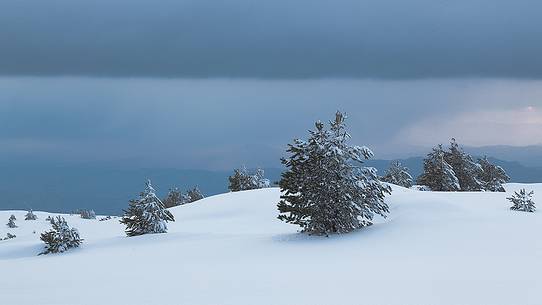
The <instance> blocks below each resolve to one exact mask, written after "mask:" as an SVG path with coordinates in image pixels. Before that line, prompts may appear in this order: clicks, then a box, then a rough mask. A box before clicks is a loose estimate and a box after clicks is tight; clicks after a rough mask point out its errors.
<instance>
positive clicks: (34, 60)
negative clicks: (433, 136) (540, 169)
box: [0, 0, 542, 78]
mask: <svg viewBox="0 0 542 305" xmlns="http://www.w3.org/2000/svg"><path fill="white" fill-rule="evenodd" d="M541 11H542V2H540V1H527V0H521V1H495V0H455V1H451V0H449V1H441V0H440V1H439V0H413V1H401V0H395V1H391V0H369V1H360V0H334V1H324V0H297V1H292V0H274V1H252V0H231V1H211V0H184V1H170V0H163V1H151V0H92V1H82V0H49V1H42V0H3V1H1V2H0V74H1V75H95V76H96V75H100V76H156V77H272V78H303V77H374V78H379V77H380V78H420V77H424V78H425V77H464V76H480V77H518V78H540V77H542V61H541V60H539V57H540V54H542V39H540V38H541V37H542V19H541V18H540V12H541Z"/></svg>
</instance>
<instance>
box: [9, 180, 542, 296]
mask: <svg viewBox="0 0 542 305" xmlns="http://www.w3.org/2000/svg"><path fill="white" fill-rule="evenodd" d="M522 187H526V188H527V189H533V190H534V191H535V197H534V200H535V202H537V203H538V204H539V205H542V197H540V196H541V195H540V194H542V184H536V185H520V184H508V185H506V189H507V193H439V192H419V191H413V190H408V189H404V188H399V187H394V191H393V194H392V195H391V196H389V197H387V199H386V201H387V202H388V203H389V205H390V207H391V214H390V216H389V217H388V218H387V219H376V224H375V225H373V226H371V227H368V228H364V229H362V230H359V231H356V232H353V233H350V234H346V235H338V236H331V237H329V238H326V237H317V236H306V235H302V234H299V233H297V230H298V228H297V227H296V226H292V225H288V224H285V223H283V222H281V221H279V220H278V219H277V215H278V211H277V207H276V204H277V202H278V200H279V196H280V192H279V190H278V189H262V190H254V191H246V192H237V193H229V194H223V195H218V196H214V197H210V198H206V199H204V200H201V201H198V202H196V203H193V204H189V205H185V206H180V207H176V208H172V209H171V212H172V213H173V215H174V216H175V219H176V222H174V223H169V224H168V226H169V233H167V234H154V235H144V236H138V237H130V238H129V237H126V236H125V234H124V226H123V225H121V224H120V223H119V222H118V220H119V219H118V218H113V219H111V220H107V221H98V220H91V219H81V218H80V217H79V215H73V216H70V215H63V216H64V217H65V218H66V220H67V221H68V223H69V225H70V226H73V227H76V228H78V229H79V231H80V233H81V237H82V238H84V243H83V244H82V246H81V247H80V248H77V249H71V250H70V251H68V252H66V253H63V254H58V255H46V256H39V257H38V256H37V254H38V253H39V252H41V251H42V250H43V244H42V243H41V241H40V240H39V233H41V232H43V231H45V230H47V229H49V227H50V226H49V223H48V222H47V221H46V220H45V218H46V217H47V216H49V215H51V216H52V215H53V214H49V213H44V212H35V213H36V215H37V216H38V219H37V220H35V221H24V220H23V219H24V215H25V214H26V212H25V211H2V212H0V220H2V219H3V220H2V221H5V223H7V220H8V218H9V216H10V215H11V214H14V215H15V216H16V217H17V221H16V224H17V225H18V226H19V227H18V228H14V229H10V228H8V227H7V226H5V225H4V226H3V227H2V228H0V236H5V235H6V233H7V232H10V233H13V234H15V235H17V238H15V239H11V240H5V241H0V270H1V272H2V277H0V287H1V288H0V291H1V295H2V303H5V304H29V305H30V304H32V305H35V304H40V305H41V304H55V305H61V304H66V305H68V304H69V305H78V304H141V305H148V304H190V305H195V304H209V305H210V304H232V305H233V304H235V305H239V304H250V305H253V304H273V305H277V304H297V305H299V304H401V305H404V304H464V305H465V304H540V303H541V302H542V275H541V274H542V260H541V258H542V239H541V238H540V230H541V228H542V215H541V212H540V211H538V212H535V213H524V212H514V211H510V210H509V207H510V205H511V204H510V202H509V201H508V200H506V197H507V196H510V195H511V192H513V191H515V190H518V189H519V188H522ZM98 218H101V217H100V216H98Z"/></svg>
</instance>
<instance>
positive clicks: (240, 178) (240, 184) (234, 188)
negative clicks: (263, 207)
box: [228, 166, 255, 192]
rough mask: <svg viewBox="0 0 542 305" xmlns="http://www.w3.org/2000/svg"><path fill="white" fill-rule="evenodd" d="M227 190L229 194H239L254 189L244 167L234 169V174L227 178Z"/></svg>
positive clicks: (251, 179)
mask: <svg viewBox="0 0 542 305" xmlns="http://www.w3.org/2000/svg"><path fill="white" fill-rule="evenodd" d="M228 179H229V181H230V185H229V189H230V191H231V192H239V191H246V190H252V189H254V188H255V187H254V182H253V177H252V176H251V175H250V174H249V173H248V171H247V169H246V167H244V166H243V167H242V168H240V169H234V173H233V175H232V176H230V177H229V178H228Z"/></svg>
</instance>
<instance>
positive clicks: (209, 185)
mask: <svg viewBox="0 0 542 305" xmlns="http://www.w3.org/2000/svg"><path fill="white" fill-rule="evenodd" d="M490 160H492V161H493V162H495V163H496V164H498V165H500V166H502V167H504V168H505V169H506V171H507V173H508V174H509V175H510V177H511V178H512V182H523V183H534V182H542V168H536V167H528V166H525V165H523V164H520V163H519V162H512V161H503V160H500V159H495V158H490ZM399 161H401V163H403V165H404V166H406V167H408V168H409V170H410V172H411V174H412V175H413V176H414V177H417V176H418V175H419V174H420V173H421V171H422V167H423V158H422V157H413V158H407V159H399ZM390 162H391V160H369V161H367V162H366V163H365V164H366V166H372V167H375V168H376V169H377V170H378V171H379V174H380V175H383V174H384V171H385V170H386V169H387V168H388V166H389V163H390ZM265 171H266V176H267V178H269V179H270V180H271V181H272V182H275V181H278V180H279V179H280V173H281V172H282V169H280V168H266V169H265ZM231 173H232V171H208V170H183V169H126V168H124V169H116V168H112V167H111V165H107V166H103V167H100V166H96V165H94V166H86V167H85V166H79V167H77V166H70V167H54V166H50V167H46V166H40V167H36V166H27V167H20V166H5V165H4V166H2V167H0V193H1V194H2V196H1V199H0V210H6V209H19V210H21V209H34V210H43V211H49V212H71V211H74V210H76V209H94V210H95V211H96V213H99V214H100V213H101V214H117V215H118V214H120V213H122V210H123V209H125V208H126V207H127V204H128V200H130V199H132V198H135V197H136V196H137V195H138V194H139V192H140V191H142V190H143V187H144V182H145V179H147V178H150V179H152V180H153V185H154V186H155V187H156V189H157V192H158V194H159V195H160V196H161V197H164V196H165V195H166V194H167V192H168V189H169V188H171V187H174V186H177V187H179V188H181V189H182V190H183V191H185V190H187V189H188V188H190V187H193V186H196V185H197V186H199V187H200V189H201V190H202V191H203V192H204V194H205V195H206V196H210V195H216V194H220V193H225V192H227V191H228V176H229V175H231Z"/></svg>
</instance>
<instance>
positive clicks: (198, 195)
mask: <svg viewBox="0 0 542 305" xmlns="http://www.w3.org/2000/svg"><path fill="white" fill-rule="evenodd" d="M186 196H187V197H188V203H192V202H194V201H198V200H201V199H203V198H205V196H203V193H202V192H201V191H200V189H199V187H197V186H195V187H194V188H193V189H191V190H189V191H188V192H187V194H186Z"/></svg>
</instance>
